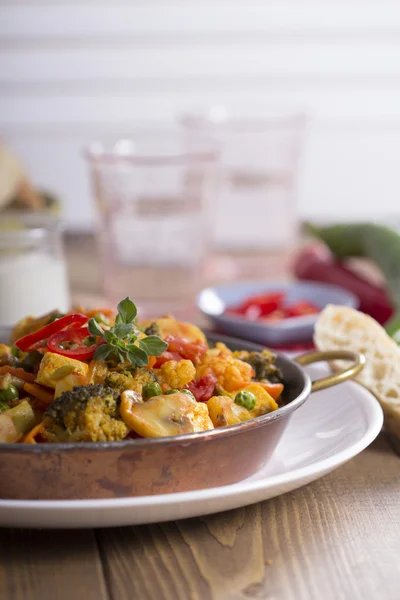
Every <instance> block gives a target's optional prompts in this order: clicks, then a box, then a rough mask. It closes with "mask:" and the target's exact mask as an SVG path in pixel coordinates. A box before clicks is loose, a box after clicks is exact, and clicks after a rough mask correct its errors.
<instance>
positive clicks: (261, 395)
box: [242, 383, 278, 418]
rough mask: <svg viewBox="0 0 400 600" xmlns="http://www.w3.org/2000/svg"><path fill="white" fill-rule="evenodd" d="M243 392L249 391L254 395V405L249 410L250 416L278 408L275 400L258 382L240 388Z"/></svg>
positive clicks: (253, 416) (256, 415)
mask: <svg viewBox="0 0 400 600" xmlns="http://www.w3.org/2000/svg"><path fill="white" fill-rule="evenodd" d="M242 391H243V392H251V393H252V394H254V396H255V397H256V405H255V407H254V408H253V410H251V411H250V415H251V417H252V418H255V417H259V416H260V415H265V414H266V413H269V412H271V411H273V410H276V409H277V408H278V405H277V403H276V402H275V400H274V399H273V398H272V396H270V395H269V394H268V392H267V391H266V389H265V388H264V387H263V386H262V385H261V384H260V383H251V384H250V385H247V386H246V387H244V388H243V389H242Z"/></svg>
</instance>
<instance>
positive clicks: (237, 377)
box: [196, 343, 254, 392]
mask: <svg viewBox="0 0 400 600" xmlns="http://www.w3.org/2000/svg"><path fill="white" fill-rule="evenodd" d="M210 371H212V372H213V373H214V374H215V375H216V377H217V384H218V385H219V386H221V388H223V389H224V390H226V391H227V392H233V391H234V390H238V389H240V388H243V387H244V386H245V385H246V384H249V383H251V380H252V378H253V376H254V370H253V367H252V366H251V365H249V364H248V363H246V362H243V361H242V360H239V359H238V358H235V357H234V355H233V354H232V352H231V351H230V350H229V349H228V348H227V347H226V346H225V344H222V343H218V344H217V345H216V347H215V348H212V349H211V350H208V351H207V352H206V354H205V355H204V357H203V360H202V361H201V363H200V365H199V366H198V367H197V371H196V375H197V377H198V378H200V377H203V376H204V375H209V373H210Z"/></svg>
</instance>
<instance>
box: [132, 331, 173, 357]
mask: <svg viewBox="0 0 400 600" xmlns="http://www.w3.org/2000/svg"><path fill="white" fill-rule="evenodd" d="M139 346H140V347H141V348H142V350H144V351H145V352H147V354H149V355H150V356H160V354H162V353H163V352H164V350H166V349H167V348H168V344H167V342H164V341H163V340H162V339H161V338H159V337H158V336H157V335H148V336H147V337H145V338H143V339H142V340H140V341H139Z"/></svg>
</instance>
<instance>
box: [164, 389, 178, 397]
mask: <svg viewBox="0 0 400 600" xmlns="http://www.w3.org/2000/svg"><path fill="white" fill-rule="evenodd" d="M178 392H179V390H177V389H173V390H168V391H167V392H165V395H166V396H169V395H170V394H177V393H178Z"/></svg>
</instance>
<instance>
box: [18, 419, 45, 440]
mask: <svg viewBox="0 0 400 600" xmlns="http://www.w3.org/2000/svg"><path fill="white" fill-rule="evenodd" d="M44 424H45V423H44V421H41V423H39V424H38V425H35V427H34V428H33V429H31V430H30V431H28V433H27V434H26V436H25V437H24V438H22V440H21V442H22V444H36V443H37V442H36V440H35V437H36V436H37V435H38V434H39V433H40V432H41V431H42V430H43V428H44Z"/></svg>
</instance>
